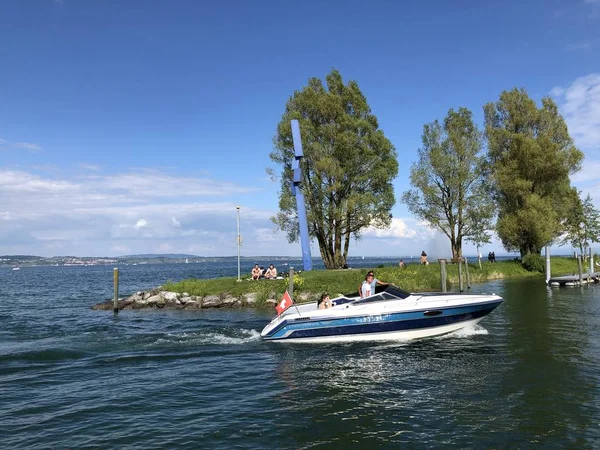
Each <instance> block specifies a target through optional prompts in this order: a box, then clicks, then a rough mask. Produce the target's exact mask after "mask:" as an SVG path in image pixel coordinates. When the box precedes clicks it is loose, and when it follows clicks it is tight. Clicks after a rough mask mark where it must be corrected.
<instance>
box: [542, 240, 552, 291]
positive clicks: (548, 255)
mask: <svg viewBox="0 0 600 450" xmlns="http://www.w3.org/2000/svg"><path fill="white" fill-rule="evenodd" d="M544 252H545V253H546V284H548V283H549V282H550V277H551V275H550V247H548V246H546V247H544Z"/></svg>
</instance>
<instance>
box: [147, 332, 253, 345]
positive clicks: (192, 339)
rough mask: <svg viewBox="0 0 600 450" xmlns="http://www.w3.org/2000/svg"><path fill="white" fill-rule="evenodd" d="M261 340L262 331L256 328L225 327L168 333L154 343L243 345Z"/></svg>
mask: <svg viewBox="0 0 600 450" xmlns="http://www.w3.org/2000/svg"><path fill="white" fill-rule="evenodd" d="M260 340H261V339H260V333H259V332H258V331H256V330H252V329H244V328H242V329H231V328H223V329H221V330H216V331H215V330H211V331H199V332H197V333H168V334H167V335H165V336H163V337H161V338H159V339H157V340H156V341H155V342H154V343H153V345H159V346H161V345H165V344H167V345H173V344H183V345H242V344H246V343H249V342H258V341H260Z"/></svg>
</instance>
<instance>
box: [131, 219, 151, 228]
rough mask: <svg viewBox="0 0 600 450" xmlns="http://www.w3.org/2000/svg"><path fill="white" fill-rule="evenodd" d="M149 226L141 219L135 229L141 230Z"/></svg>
mask: <svg viewBox="0 0 600 450" xmlns="http://www.w3.org/2000/svg"><path fill="white" fill-rule="evenodd" d="M147 226H148V222H147V221H146V220H145V219H140V220H138V221H137V222H136V224H135V225H134V227H133V228H136V229H138V230H139V229H140V228H146V227H147Z"/></svg>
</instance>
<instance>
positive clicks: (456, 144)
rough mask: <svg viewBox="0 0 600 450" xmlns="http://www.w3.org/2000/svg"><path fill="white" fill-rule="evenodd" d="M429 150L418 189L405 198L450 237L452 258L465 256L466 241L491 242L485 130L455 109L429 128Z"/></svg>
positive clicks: (418, 170)
mask: <svg viewBox="0 0 600 450" xmlns="http://www.w3.org/2000/svg"><path fill="white" fill-rule="evenodd" d="M422 139H423V147H422V148H420V149H419V161H418V162H417V163H415V164H413V166H412V168H411V171H410V181H411V184H412V186H413V187H414V189H411V190H409V191H407V192H405V193H404V194H403V196H402V200H403V201H404V202H405V203H406V204H407V206H408V209H409V210H410V211H411V212H412V213H413V214H414V215H415V216H417V217H418V218H420V219H422V220H425V221H427V222H429V223H430V224H431V225H432V226H434V227H435V228H438V229H439V230H441V231H442V232H443V233H444V234H445V235H446V236H448V238H449V239H450V245H451V249H452V257H453V258H458V257H460V256H462V243H463V239H466V240H470V241H472V242H474V243H476V244H483V243H486V242H489V238H490V236H489V233H488V232H487V230H489V229H490V228H491V219H492V217H493V215H494V206H493V203H492V201H491V199H490V198H489V196H488V195H487V193H486V191H485V181H486V172H485V164H484V163H485V160H484V157H483V155H482V136H481V132H480V131H479V130H478V129H477V127H476V126H475V124H474V123H473V119H472V114H471V111H469V110H468V109H466V108H459V110H458V111H454V110H452V109H451V110H450V111H449V112H448V115H447V116H446V118H445V120H444V124H443V126H442V125H441V124H440V123H439V122H438V121H437V120H436V121H435V122H433V123H430V124H427V125H425V126H424V127H423V136H422Z"/></svg>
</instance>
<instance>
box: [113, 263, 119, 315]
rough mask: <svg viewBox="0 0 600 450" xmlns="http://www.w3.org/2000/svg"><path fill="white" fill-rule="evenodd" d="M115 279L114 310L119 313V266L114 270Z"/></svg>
mask: <svg viewBox="0 0 600 450" xmlns="http://www.w3.org/2000/svg"><path fill="white" fill-rule="evenodd" d="M113 279H114V283H115V296H114V298H113V312H114V313H115V314H118V313H119V268H118V267H115V268H114V270H113Z"/></svg>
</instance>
